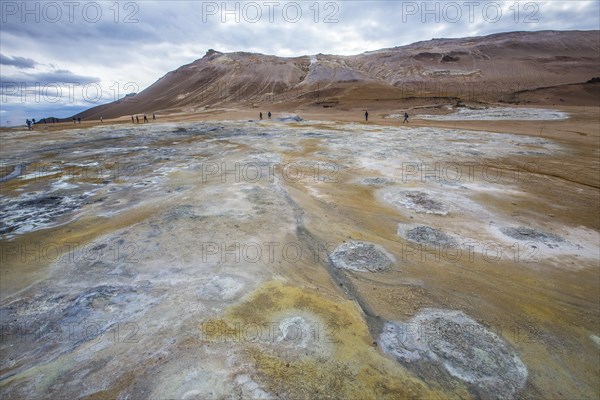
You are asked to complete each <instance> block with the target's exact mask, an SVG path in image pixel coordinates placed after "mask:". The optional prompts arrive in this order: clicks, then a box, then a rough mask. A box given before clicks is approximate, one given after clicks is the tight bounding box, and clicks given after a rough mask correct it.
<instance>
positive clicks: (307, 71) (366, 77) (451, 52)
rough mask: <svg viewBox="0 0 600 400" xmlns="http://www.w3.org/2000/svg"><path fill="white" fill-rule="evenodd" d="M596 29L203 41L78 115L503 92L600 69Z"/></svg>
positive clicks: (474, 97) (486, 96)
mask: <svg viewBox="0 0 600 400" xmlns="http://www.w3.org/2000/svg"><path fill="white" fill-rule="evenodd" d="M599 53H600V31H548V30H546V31H537V32H523V31H515V32H504V33H495V34H491V35H487V36H476V37H466V38H437V39H435V38H434V39H431V40H427V41H420V42H415V43H412V44H409V45H405V46H396V47H392V48H385V49H379V50H372V51H367V52H363V53H360V54H356V55H349V56H342V55H331V54H321V53H319V54H316V55H303V56H294V57H279V56H275V55H265V54H260V53H249V52H243V51H238V52H230V53H223V52H220V51H217V50H214V49H209V50H208V51H207V52H206V54H205V55H204V56H202V57H201V58H198V59H196V60H194V61H192V62H191V63H188V64H185V65H182V66H181V67H179V68H177V69H175V70H173V71H169V72H167V73H166V74H165V75H163V76H162V77H160V78H159V79H158V80H157V81H156V82H154V83H153V84H152V85H150V86H149V87H148V88H146V89H144V90H143V91H141V92H140V93H137V94H136V95H135V96H128V97H126V98H122V99H119V100H117V101H115V102H112V103H108V104H105V105H101V106H96V107H93V108H90V109H88V110H86V111H84V112H81V113H79V114H77V115H75V117H76V118H77V117H80V118H84V119H90V118H99V117H100V116H103V117H104V118H115V117H120V116H124V115H133V114H151V113H155V112H161V113H177V112H184V113H186V112H196V111H198V110H203V109H207V108H214V107H227V106H231V105H236V106H238V107H245V108H257V107H261V106H262V105H264V104H269V106H270V107H273V108H275V109H277V108H292V109H296V108H299V107H311V106H316V107H321V106H325V105H324V104H326V105H327V106H328V107H339V106H343V105H344V104H345V105H348V106H352V105H353V104H355V103H360V102H361V101H367V100H377V101H380V100H381V101H396V102H398V101H402V100H406V99H409V98H415V97H417V98H422V99H423V100H424V101H425V100H426V99H428V98H433V97H435V98H440V97H446V98H448V99H466V100H470V101H478V102H499V101H506V99H507V98H509V97H510V94H511V93H516V92H519V93H521V92H523V91H527V90H536V89H539V88H547V87H552V86H561V85H569V84H578V83H584V82H586V81H588V80H589V79H591V78H593V77H595V76H600V56H599V55H598V54H599Z"/></svg>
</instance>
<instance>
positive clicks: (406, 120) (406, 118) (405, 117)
mask: <svg viewBox="0 0 600 400" xmlns="http://www.w3.org/2000/svg"><path fill="white" fill-rule="evenodd" d="M402 123H403V124H404V123H407V124H408V113H407V112H405V113H404V121H402Z"/></svg>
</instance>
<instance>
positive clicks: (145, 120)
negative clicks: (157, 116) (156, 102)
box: [144, 114, 148, 123]
mask: <svg viewBox="0 0 600 400" xmlns="http://www.w3.org/2000/svg"><path fill="white" fill-rule="evenodd" d="M146 122H148V117H146V114H144V123H146Z"/></svg>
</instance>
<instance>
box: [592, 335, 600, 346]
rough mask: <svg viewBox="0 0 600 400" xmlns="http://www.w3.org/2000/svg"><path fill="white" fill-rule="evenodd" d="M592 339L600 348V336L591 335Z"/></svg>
mask: <svg viewBox="0 0 600 400" xmlns="http://www.w3.org/2000/svg"><path fill="white" fill-rule="evenodd" d="M590 339H592V342H594V344H595V345H596V346H598V348H600V336H596V335H590Z"/></svg>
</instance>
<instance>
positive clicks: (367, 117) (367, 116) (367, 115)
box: [365, 111, 369, 121]
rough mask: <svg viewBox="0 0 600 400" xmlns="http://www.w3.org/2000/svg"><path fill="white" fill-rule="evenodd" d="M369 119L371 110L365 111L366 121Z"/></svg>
mask: <svg viewBox="0 0 600 400" xmlns="http://www.w3.org/2000/svg"><path fill="white" fill-rule="evenodd" d="M368 120H369V112H368V111H365V121H368Z"/></svg>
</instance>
